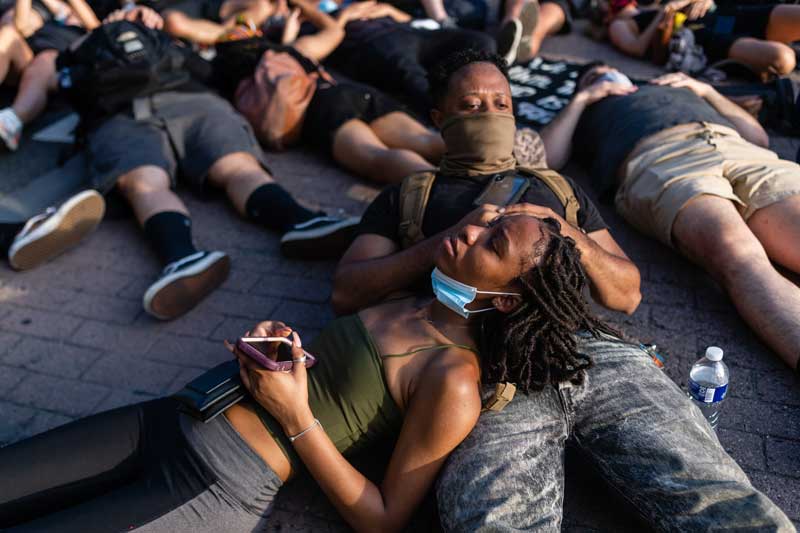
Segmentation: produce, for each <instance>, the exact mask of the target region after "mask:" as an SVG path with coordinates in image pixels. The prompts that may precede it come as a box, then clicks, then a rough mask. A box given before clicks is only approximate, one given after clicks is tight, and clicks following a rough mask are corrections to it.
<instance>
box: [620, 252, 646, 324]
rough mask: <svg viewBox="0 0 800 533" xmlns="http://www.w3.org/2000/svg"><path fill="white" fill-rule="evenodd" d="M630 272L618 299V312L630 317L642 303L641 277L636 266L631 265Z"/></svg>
mask: <svg viewBox="0 0 800 533" xmlns="http://www.w3.org/2000/svg"><path fill="white" fill-rule="evenodd" d="M631 266H632V267H633V268H632V272H631V276H630V278H631V279H630V281H629V282H628V283H627V284H626V286H625V289H624V291H622V295H621V298H620V305H619V311H622V312H623V313H625V314H626V315H632V314H633V313H634V311H636V309H638V307H639V304H640V303H642V276H641V274H640V273H639V269H638V268H636V265H634V264H633V263H631Z"/></svg>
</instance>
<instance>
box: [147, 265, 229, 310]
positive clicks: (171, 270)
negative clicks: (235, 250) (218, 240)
mask: <svg viewBox="0 0 800 533" xmlns="http://www.w3.org/2000/svg"><path fill="white" fill-rule="evenodd" d="M230 270H231V260H230V258H229V257H228V256H227V255H225V254H224V253H223V252H197V253H194V254H192V255H188V256H186V257H184V258H183V259H179V260H177V261H173V262H172V263H170V264H168V265H167V266H166V267H164V270H163V271H162V272H161V277H159V278H158V280H156V282H155V283H153V284H152V285H150V287H149V288H148V289H147V291H146V292H145V293H144V298H143V299H142V304H143V305H144V310H145V311H147V312H148V313H149V314H151V315H153V316H154V317H156V318H158V319H161V320H172V319H173V318H177V317H179V316H181V315H182V314H184V313H186V312H187V311H189V309H191V308H192V307H194V306H195V305H197V304H198V303H200V301H201V300H202V299H203V298H205V297H206V296H208V294H209V293H211V291H213V290H214V289H216V288H217V287H219V286H220V285H222V283H223V282H224V281H225V280H226V279H228V273H229V272H230Z"/></svg>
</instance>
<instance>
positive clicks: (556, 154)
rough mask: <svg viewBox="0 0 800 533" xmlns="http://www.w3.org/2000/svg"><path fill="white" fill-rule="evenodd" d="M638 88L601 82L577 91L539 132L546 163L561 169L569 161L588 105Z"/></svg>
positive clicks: (553, 167)
mask: <svg viewBox="0 0 800 533" xmlns="http://www.w3.org/2000/svg"><path fill="white" fill-rule="evenodd" d="M635 91H636V87H635V86H633V87H631V86H628V85H623V84H621V83H616V82H610V81H601V82H598V83H594V84H592V85H590V86H589V87H586V88H585V89H583V90H581V91H579V92H578V93H576V94H575V96H574V97H573V98H572V101H571V102H570V103H569V105H567V107H565V108H564V110H563V111H561V113H559V114H558V116H557V117H556V118H555V119H553V121H552V122H551V123H550V124H548V125H547V126H545V128H544V129H543V130H542V131H541V132H539V135H540V136H541V138H542V142H543V143H544V149H545V154H546V155H547V166H548V167H550V168H552V169H555V170H558V169H560V168H562V167H563V166H564V165H566V164H567V161H569V158H570V155H572V136H573V134H574V133H575V128H576V127H577V126H578V121H579V120H580V118H581V115H582V114H583V111H584V110H585V109H586V108H587V107H588V106H590V105H591V104H593V103H595V102H597V101H598V100H602V99H603V98H605V97H607V96H611V95H616V96H623V95H626V94H630V93H632V92H635Z"/></svg>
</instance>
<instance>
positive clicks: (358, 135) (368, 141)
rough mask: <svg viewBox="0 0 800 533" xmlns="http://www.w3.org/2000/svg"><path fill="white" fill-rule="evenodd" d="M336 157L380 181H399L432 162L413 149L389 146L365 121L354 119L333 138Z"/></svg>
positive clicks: (349, 167) (334, 155) (339, 161)
mask: <svg viewBox="0 0 800 533" xmlns="http://www.w3.org/2000/svg"><path fill="white" fill-rule="evenodd" d="M333 158H334V159H335V160H336V161H337V162H338V163H339V164H340V165H342V166H343V167H345V168H347V169H348V170H350V171H352V172H354V173H356V174H358V175H359V176H363V177H365V178H369V179H371V180H375V181H377V182H380V183H397V182H399V181H400V180H402V179H403V178H404V177H406V176H408V175H409V174H412V173H414V172H418V171H421V170H431V169H433V168H434V167H433V165H431V164H430V163H428V162H427V161H426V160H425V159H424V158H423V157H422V156H421V155H419V154H417V153H416V152H412V151H411V150H406V149H401V148H389V147H388V146H386V144H384V143H383V142H381V140H380V139H379V138H378V136H377V135H376V134H375V132H374V131H372V129H371V128H370V127H369V126H368V125H367V124H366V123H364V122H362V121H360V120H357V119H353V120H350V121H348V122H346V123H345V124H344V125H343V126H342V127H340V128H339V129H338V130H337V131H336V134H335V135H334V138H333Z"/></svg>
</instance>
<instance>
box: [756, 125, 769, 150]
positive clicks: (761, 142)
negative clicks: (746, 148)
mask: <svg viewBox="0 0 800 533" xmlns="http://www.w3.org/2000/svg"><path fill="white" fill-rule="evenodd" d="M752 142H753V143H754V144H756V145H758V146H760V147H761V148H769V135H767V132H766V131H764V128H761V127H759V128H758V132H757V133H756V135H755V140H753V141H752Z"/></svg>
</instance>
